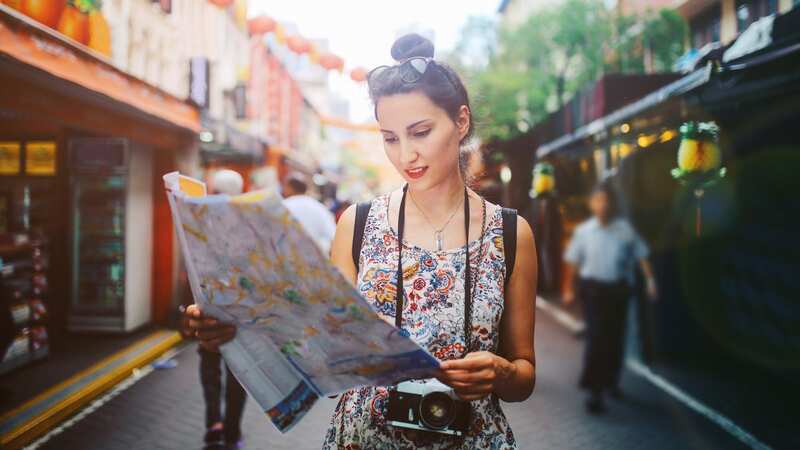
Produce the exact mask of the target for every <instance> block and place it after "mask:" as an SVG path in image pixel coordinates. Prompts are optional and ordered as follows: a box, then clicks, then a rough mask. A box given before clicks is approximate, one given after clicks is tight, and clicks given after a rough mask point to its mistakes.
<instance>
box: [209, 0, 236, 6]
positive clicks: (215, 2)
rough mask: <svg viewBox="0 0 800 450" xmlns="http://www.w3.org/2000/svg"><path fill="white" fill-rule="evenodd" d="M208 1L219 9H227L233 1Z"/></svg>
mask: <svg viewBox="0 0 800 450" xmlns="http://www.w3.org/2000/svg"><path fill="white" fill-rule="evenodd" d="M209 1H210V2H211V3H213V4H215V5H217V6H219V7H220V8H225V7H228V6H230V5H231V4H232V3H233V0H209Z"/></svg>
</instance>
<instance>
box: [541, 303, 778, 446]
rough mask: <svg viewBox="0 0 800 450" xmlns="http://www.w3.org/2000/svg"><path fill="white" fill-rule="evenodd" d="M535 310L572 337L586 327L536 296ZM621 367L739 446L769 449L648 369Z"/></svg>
mask: <svg viewBox="0 0 800 450" xmlns="http://www.w3.org/2000/svg"><path fill="white" fill-rule="evenodd" d="M536 307H537V308H539V309H541V310H542V311H544V312H546V313H547V314H548V315H550V316H551V317H553V319H554V320H555V321H556V322H558V324H559V325H561V326H563V327H565V328H567V329H568V330H569V331H570V332H571V333H572V334H573V335H575V336H577V335H579V334H581V333H582V332H583V331H584V330H585V328H586V324H585V323H584V322H583V321H582V320H579V319H577V318H575V317H574V316H573V315H572V314H570V313H568V312H566V311H564V310H563V309H562V308H560V307H558V306H556V305H555V304H553V303H551V302H548V301H547V300H545V299H543V298H541V297H536ZM625 366H626V367H627V368H628V370H630V371H631V372H632V373H634V374H635V375H638V376H640V377H642V378H644V379H645V380H646V381H647V382H648V383H650V384H651V385H652V386H654V387H655V388H656V389H658V390H660V391H662V392H664V393H666V394H667V395H668V396H670V397H672V398H673V399H675V400H676V401H678V402H679V403H681V404H683V405H684V406H686V407H687V408H689V409H691V410H692V411H694V412H695V413H697V414H700V415H701V416H703V417H705V418H706V419H708V420H709V421H710V422H711V423H713V424H714V425H717V426H718V427H720V428H721V429H722V430H724V431H725V432H727V433H728V434H730V435H731V436H733V437H734V438H736V439H738V440H739V441H740V442H742V443H743V444H745V445H747V446H749V447H750V448H753V449H756V450H771V447H770V446H768V445H767V444H765V443H764V442H762V441H760V440H759V439H758V438H756V437H755V436H753V435H752V434H751V433H750V432H748V431H747V430H745V429H743V428H741V427H739V426H738V425H737V424H736V423H735V422H734V421H733V420H731V419H730V418H728V417H726V416H725V415H723V414H721V413H720V412H718V411H716V410H714V409H713V408H711V407H709V406H707V405H705V404H704V403H702V402H701V401H699V400H697V399H695V398H694V397H692V396H691V395H689V394H688V393H686V392H684V391H683V390H681V389H680V388H679V387H678V386H676V385H674V384H672V383H671V382H669V381H668V380H666V379H664V378H662V377H661V376H659V375H657V374H655V373H653V372H652V371H651V370H650V368H649V367H647V366H645V365H644V364H642V363H641V362H639V361H637V360H636V359H634V358H628V359H627V360H626V361H625Z"/></svg>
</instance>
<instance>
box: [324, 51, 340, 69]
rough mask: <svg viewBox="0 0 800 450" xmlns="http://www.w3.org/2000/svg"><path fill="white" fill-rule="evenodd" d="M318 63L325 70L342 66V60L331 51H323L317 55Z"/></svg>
mask: <svg viewBox="0 0 800 450" xmlns="http://www.w3.org/2000/svg"><path fill="white" fill-rule="evenodd" d="M319 65H320V66H322V67H324V68H325V69H327V70H334V69H339V70H341V69H342V68H344V60H343V59H342V58H340V57H338V56H336V55H334V54H333V53H323V54H321V55H319Z"/></svg>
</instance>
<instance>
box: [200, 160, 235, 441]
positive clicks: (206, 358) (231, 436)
mask: <svg viewBox="0 0 800 450" xmlns="http://www.w3.org/2000/svg"><path fill="white" fill-rule="evenodd" d="M211 188H212V191H213V192H214V193H215V194H227V195H238V194H241V193H242V191H243V188H244V180H243V179H242V176H241V175H239V173H238V172H235V171H233V170H228V169H224V170H218V171H216V172H215V173H214V175H213V176H212V179H211ZM197 351H198V353H199V354H200V383H201V384H202V386H203V397H204V398H205V402H206V434H205V439H204V440H205V444H206V446H205V448H206V449H209V450H211V449H238V448H241V446H242V431H241V420H242V413H243V412H244V404H245V400H246V399H247V394H246V392H245V390H244V388H243V387H242V385H241V384H239V380H237V379H236V377H235V376H234V375H233V373H232V372H231V370H230V369H229V368H228V367H227V365H226V366H225V415H224V417H223V416H222V414H221V405H220V403H221V400H222V398H221V397H222V370H221V364H222V363H223V362H224V361H222V357H221V355H220V353H219V349H217V348H212V347H211V346H208V345H207V344H206V343H204V342H203V341H200V345H198V347H197Z"/></svg>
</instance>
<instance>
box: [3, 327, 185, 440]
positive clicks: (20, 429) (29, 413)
mask: <svg viewBox="0 0 800 450" xmlns="http://www.w3.org/2000/svg"><path fill="white" fill-rule="evenodd" d="M181 341H182V338H181V335H180V334H179V333H178V332H177V331H167V330H160V331H156V332H153V333H151V334H150V335H148V336H146V337H144V338H142V339H141V340H139V341H137V342H135V343H133V344H131V345H129V346H127V347H125V348H124V349H122V350H120V351H118V352H116V353H114V354H113V355H110V356H109V357H107V358H104V359H103V360H101V361H100V362H98V363H96V364H94V365H93V366H91V367H89V368H87V369H84V370H82V371H80V372H78V373H77V374H75V375H73V376H71V377H70V378H68V379H66V380H64V381H63V382H61V383H59V384H57V385H55V386H53V387H51V388H50V389H47V390H46V391H44V392H42V393H41V394H39V395H37V396H36V397H34V398H32V399H31V400H28V401H27V402H25V403H24V404H23V405H21V406H19V407H17V408H15V409H14V410H12V411H9V412H8V413H6V414H4V415H3V416H2V417H0V448H3V449H9V450H16V449H19V448H22V447H23V446H25V445H26V444H28V443H30V442H32V441H33V440H35V439H36V438H38V437H39V436H41V435H43V434H45V433H46V432H47V431H48V430H50V429H51V428H53V427H55V426H56V425H57V424H58V423H60V422H62V421H63V420H65V419H66V418H68V417H69V416H70V415H72V414H73V413H75V412H76V411H77V410H79V409H80V408H81V407H82V406H84V405H86V404H87V403H89V402H91V401H92V400H94V399H95V398H97V397H99V396H100V395H102V394H103V393H104V392H106V391H108V390H109V389H111V388H112V387H114V385H116V384H117V383H119V382H120V381H122V380H123V379H125V378H127V377H129V376H130V375H131V374H132V373H133V372H135V371H137V370H138V369H139V368H140V367H142V366H145V365H147V364H149V363H150V362H152V361H153V360H155V359H156V358H158V357H159V356H161V355H162V354H163V353H164V352H166V351H167V350H169V349H171V348H172V347H174V346H176V345H177V344H178V343H180V342H181Z"/></svg>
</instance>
